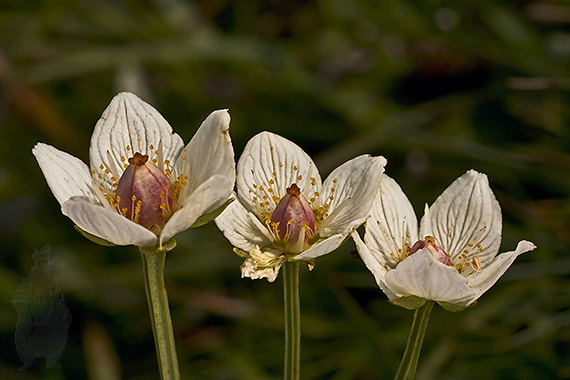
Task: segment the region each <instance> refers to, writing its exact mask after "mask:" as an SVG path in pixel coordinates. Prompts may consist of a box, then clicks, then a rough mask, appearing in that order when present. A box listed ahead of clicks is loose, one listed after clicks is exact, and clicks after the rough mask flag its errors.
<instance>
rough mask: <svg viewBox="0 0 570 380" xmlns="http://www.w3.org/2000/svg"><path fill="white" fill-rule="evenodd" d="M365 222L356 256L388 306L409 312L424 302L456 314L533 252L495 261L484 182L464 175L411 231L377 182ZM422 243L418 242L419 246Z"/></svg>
mask: <svg viewBox="0 0 570 380" xmlns="http://www.w3.org/2000/svg"><path fill="white" fill-rule="evenodd" d="M371 213H372V216H371V217H370V219H368V220H367V221H366V233H365V235H364V241H365V243H364V242H363V241H362V240H361V239H360V237H359V236H358V233H356V232H355V233H353V234H352V236H353V238H354V240H355V242H356V246H357V248H358V252H359V254H360V256H361V257H362V260H363V261H364V263H365V264H366V266H367V267H368V269H369V270H370V271H371V272H372V273H373V274H374V277H375V278H376V282H377V283H378V286H379V287H380V288H381V289H382V290H383V291H384V293H386V295H387V296H388V298H389V299H390V301H391V302H392V303H394V304H397V305H399V306H403V307H405V308H407V309H416V308H418V307H420V306H422V305H423V304H424V303H425V302H426V300H432V301H436V302H437V303H439V304H440V305H441V306H442V307H444V308H445V309H447V310H450V311H459V310H462V309H464V308H466V307H467V306H469V305H473V304H474V303H475V301H476V300H477V299H478V298H479V297H480V296H481V295H482V294H483V293H485V292H486V291H487V290H488V289H489V288H490V287H491V286H493V285H494V284H495V282H497V280H498V279H499V277H501V276H502V275H503V273H505V271H506V270H507V269H508V268H509V266H510V265H511V264H512V263H513V261H514V260H515V259H516V257H517V256H519V255H520V254H522V253H524V252H528V251H531V250H533V249H534V248H536V247H535V245H534V244H533V243H531V242H528V241H524V240H523V241H521V242H519V243H518V245H517V248H516V250H515V251H511V252H505V253H502V254H500V255H497V253H498V251H499V246H500V244H501V229H502V219H501V209H500V207H499V203H498V202H497V200H496V199H495V195H494V194H493V192H492V190H491V188H490V187H489V182H488V180H487V176H486V175H485V174H481V173H478V172H476V171H474V170H469V171H468V172H467V173H466V174H464V175H463V176H461V177H459V178H458V179H457V180H455V182H453V183H452V184H451V185H450V186H449V187H448V188H447V189H446V190H445V191H444V192H443V193H442V194H441V195H440V196H439V197H438V198H437V200H436V201H435V203H434V204H433V205H432V206H431V208H428V206H427V205H426V209H425V214H424V217H423V218H422V220H421V223H420V229H419V234H418V225H417V220H416V216H415V213H414V210H413V208H412V205H411V204H410V201H409V200H408V198H406V195H405V194H404V193H403V192H402V189H401V188H400V186H398V184H397V183H396V181H394V180H393V179H392V178H390V177H388V176H384V179H383V180H382V183H381V185H380V191H379V193H378V196H377V198H376V200H375V202H374V205H373V206H372V211H371ZM418 239H421V240H418Z"/></svg>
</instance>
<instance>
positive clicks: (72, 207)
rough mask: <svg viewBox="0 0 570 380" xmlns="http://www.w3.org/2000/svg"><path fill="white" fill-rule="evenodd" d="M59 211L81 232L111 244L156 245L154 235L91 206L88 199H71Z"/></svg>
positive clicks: (115, 214)
mask: <svg viewBox="0 0 570 380" xmlns="http://www.w3.org/2000/svg"><path fill="white" fill-rule="evenodd" d="M61 211H62V212H63V215H66V216H68V217H69V218H70V219H71V220H72V221H73V222H74V223H75V224H77V226H78V227H79V228H81V229H82V230H83V231H86V232H88V233H90V234H91V235H95V236H97V237H100V238H102V239H105V240H107V241H109V242H111V243H114V244H117V245H130V244H132V245H136V246H139V247H145V246H153V245H155V244H156V235H155V234H153V233H152V232H150V231H149V230H147V229H146V228H144V227H143V226H141V225H138V224H136V223H134V222H131V221H130V220H129V219H127V218H125V217H124V216H122V215H120V214H118V213H117V212H115V211H112V210H109V209H106V208H104V207H103V206H99V205H96V204H93V203H92V201H91V199H89V198H86V197H72V198H71V199H69V200H68V201H67V202H65V203H64V204H63V205H62V206H61Z"/></svg>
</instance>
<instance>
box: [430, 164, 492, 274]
mask: <svg viewBox="0 0 570 380" xmlns="http://www.w3.org/2000/svg"><path fill="white" fill-rule="evenodd" d="M501 229H502V219H501V208H500V206H499V202H497V199H496V198H495V195H494V194H493V191H492V190H491V188H490V187H489V181H488V180H487V176H486V175H485V174H482V173H478V172H476V171H475V170H469V171H468V172H467V173H465V174H464V175H462V176H461V177H459V178H458V179H456V180H455V182H453V183H452V184H451V185H450V186H449V187H448V188H447V189H445V191H444V192H443V193H442V194H441V195H440V196H439V197H438V198H437V200H436V201H435V203H434V204H433V205H432V206H431V207H430V209H429V218H428V217H424V218H422V221H421V226H420V236H421V237H422V238H423V237H425V236H426V235H432V236H434V237H435V238H436V239H437V240H438V241H439V243H440V244H441V246H442V247H443V249H444V250H445V251H446V252H447V253H448V254H449V255H451V261H455V259H456V258H457V257H458V256H459V255H461V254H464V251H467V252H465V254H467V256H471V255H473V254H476V255H477V256H478V257H479V259H480V260H481V267H482V268H485V266H486V265H488V264H489V263H490V262H491V261H492V260H493V258H494V257H495V255H496V254H497V252H498V251H499V246H500V244H501Z"/></svg>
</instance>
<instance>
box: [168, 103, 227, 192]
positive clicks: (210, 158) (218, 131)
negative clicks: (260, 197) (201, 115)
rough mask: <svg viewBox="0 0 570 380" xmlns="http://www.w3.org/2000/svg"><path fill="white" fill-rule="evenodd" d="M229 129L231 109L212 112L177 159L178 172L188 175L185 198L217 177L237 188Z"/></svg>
mask: <svg viewBox="0 0 570 380" xmlns="http://www.w3.org/2000/svg"><path fill="white" fill-rule="evenodd" d="M229 128H230V114H229V113H228V111H227V110H218V111H214V112H212V113H211V114H210V115H208V117H207V118H206V120H204V121H203V122H202V125H200V128H198V130H197V131H196V134H194V136H193V137H192V140H190V142H189V143H188V145H186V147H185V148H184V149H183V151H182V152H181V153H180V155H179V156H178V158H177V159H176V163H175V167H176V169H177V172H178V173H179V174H183V175H187V176H188V181H187V182H188V184H187V185H186V186H185V187H184V190H183V191H184V193H183V194H181V195H180V196H181V198H182V199H185V198H186V197H187V196H188V195H189V194H191V193H192V192H193V191H194V190H195V189H196V188H197V187H198V186H200V185H201V184H202V183H203V182H204V181H206V180H207V179H208V178H210V177H211V176H213V175H221V176H224V177H226V178H228V179H229V180H230V182H231V183H232V186H231V187H232V189H233V187H234V183H235V177H236V173H235V161H234V149H233V147H232V140H231V138H230V134H229Z"/></svg>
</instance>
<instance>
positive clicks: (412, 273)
mask: <svg viewBox="0 0 570 380" xmlns="http://www.w3.org/2000/svg"><path fill="white" fill-rule="evenodd" d="M385 279H386V285H387V287H388V288H389V289H390V291H392V292H393V293H395V294H396V295H397V296H400V297H404V296H409V295H413V296H417V297H420V298H425V299H428V300H432V301H444V302H448V303H453V304H458V305H463V306H467V305H468V304H469V302H470V300H471V299H473V298H474V297H475V296H476V295H477V294H478V292H477V291H476V290H473V289H471V288H470V287H468V286H467V279H466V278H465V277H463V276H462V275H461V274H459V272H457V270H456V269H455V268H453V267H450V266H446V265H444V264H442V263H440V262H439V261H437V260H436V259H435V258H434V257H433V256H432V255H431V253H429V251H428V250H427V249H425V248H424V249H421V250H419V251H418V252H416V253H414V254H413V255H411V256H409V257H408V258H407V259H405V260H404V261H402V262H401V263H400V264H398V266H397V267H396V269H393V270H391V271H388V272H387V273H386V276H385Z"/></svg>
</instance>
